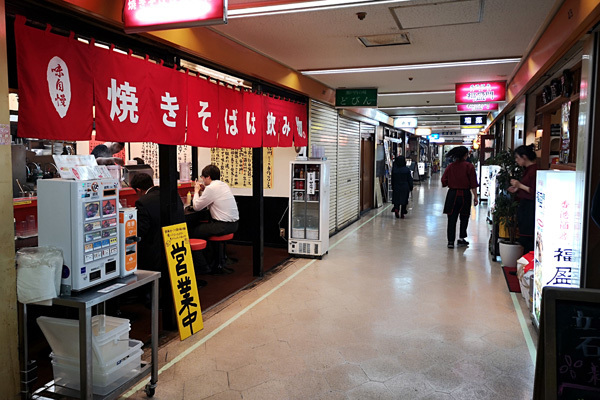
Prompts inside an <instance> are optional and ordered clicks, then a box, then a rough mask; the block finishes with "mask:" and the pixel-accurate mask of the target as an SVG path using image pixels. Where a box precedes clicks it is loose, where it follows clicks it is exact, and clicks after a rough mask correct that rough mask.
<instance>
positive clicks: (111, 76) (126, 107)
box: [93, 48, 160, 142]
mask: <svg viewBox="0 0 600 400" xmlns="http://www.w3.org/2000/svg"><path fill="white" fill-rule="evenodd" d="M93 72H94V99H95V104H96V140H99V141H109V142H122V141H127V142H160V140H159V139H160V135H156V133H155V130H156V129H157V127H156V126H152V125H151V124H150V121H155V120H156V117H155V116H153V115H152V107H151V102H150V99H151V97H152V94H151V91H150V86H151V82H150V80H149V79H150V74H149V64H148V61H145V60H140V59H138V58H135V57H132V56H129V55H124V54H119V53H116V52H115V51H112V50H105V49H101V48H97V49H95V51H94V68H93Z"/></svg>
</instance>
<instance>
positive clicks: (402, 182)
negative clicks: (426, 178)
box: [392, 156, 413, 218]
mask: <svg viewBox="0 0 600 400" xmlns="http://www.w3.org/2000/svg"><path fill="white" fill-rule="evenodd" d="M412 190H413V178H412V174H411V172H410V169H408V167H407V166H406V158H405V157H404V156H398V157H396V159H395V160H394V167H393V168H392V191H393V193H392V203H393V204H394V210H393V211H394V212H395V213H396V218H404V215H405V214H408V210H407V209H406V206H407V205H408V195H409V194H410V192H412ZM401 206H402V210H400V207H401ZM400 211H402V213H401V214H400Z"/></svg>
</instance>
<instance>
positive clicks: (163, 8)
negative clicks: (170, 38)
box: [123, 0, 227, 33]
mask: <svg viewBox="0 0 600 400" xmlns="http://www.w3.org/2000/svg"><path fill="white" fill-rule="evenodd" d="M123 2H124V5H123V20H124V22H125V32H127V33H134V32H147V31H156V30H163V29H175V28H189V27H193V26H202V25H217V24H225V23H227V0H177V1H174V0H160V1H159V0H124V1H123Z"/></svg>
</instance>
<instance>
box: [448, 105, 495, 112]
mask: <svg viewBox="0 0 600 400" xmlns="http://www.w3.org/2000/svg"><path fill="white" fill-rule="evenodd" d="M456 111H457V112H482V111H498V103H471V104H457V105H456Z"/></svg>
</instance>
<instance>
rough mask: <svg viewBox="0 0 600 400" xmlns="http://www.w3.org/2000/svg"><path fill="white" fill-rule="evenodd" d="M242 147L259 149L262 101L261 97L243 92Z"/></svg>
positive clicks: (261, 128) (260, 143)
mask: <svg viewBox="0 0 600 400" xmlns="http://www.w3.org/2000/svg"><path fill="white" fill-rule="evenodd" d="M243 98H244V116H243V121H242V130H241V132H242V147H261V146H262V131H263V122H264V121H263V99H262V96H261V95H258V94H254V93H251V92H244V96H243Z"/></svg>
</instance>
